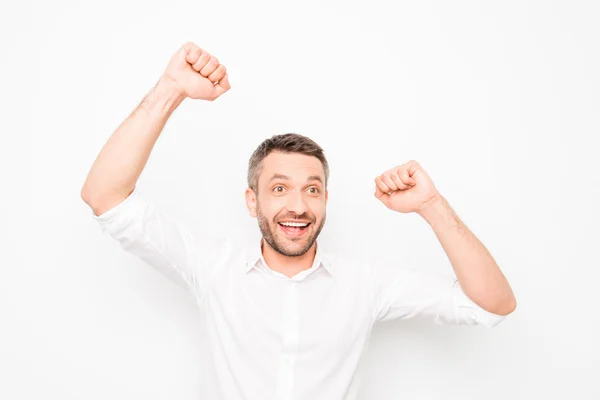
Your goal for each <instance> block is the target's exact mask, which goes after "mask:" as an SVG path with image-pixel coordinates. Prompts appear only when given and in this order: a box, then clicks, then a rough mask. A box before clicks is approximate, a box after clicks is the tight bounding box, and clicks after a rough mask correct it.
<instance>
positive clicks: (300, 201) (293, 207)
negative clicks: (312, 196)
mask: <svg viewBox="0 0 600 400" xmlns="http://www.w3.org/2000/svg"><path fill="white" fill-rule="evenodd" d="M288 199H289V200H288V202H287V209H288V211H291V212H294V213H295V214H296V215H302V214H304V213H305V212H306V211H307V210H308V207H306V202H305V201H304V196H303V195H302V193H294V194H293V195H292V196H288Z"/></svg>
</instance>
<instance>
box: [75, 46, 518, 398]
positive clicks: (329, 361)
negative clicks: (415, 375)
mask: <svg viewBox="0 0 600 400" xmlns="http://www.w3.org/2000/svg"><path fill="white" fill-rule="evenodd" d="M230 87H231V85H230V83H229V79H228V75H227V72H226V69H225V67H224V66H223V65H222V64H220V63H219V61H218V60H217V59H216V58H215V57H214V56H212V55H211V54H209V53H208V52H207V51H205V50H203V49H200V48H199V47H198V46H196V45H195V44H193V43H186V44H185V45H184V46H182V47H181V48H180V49H179V51H177V53H176V54H175V55H174V56H173V58H172V59H171V61H170V63H169V65H168V67H167V69H166V70H165V72H164V74H163V76H162V77H161V78H160V80H159V81H158V83H157V84H156V86H155V87H154V88H153V90H152V91H150V93H149V94H148V95H147V96H146V97H145V98H144V100H143V101H142V102H141V104H140V105H139V107H138V108H137V109H136V110H135V111H134V112H133V113H132V114H131V116H130V117H129V118H127V119H126V120H125V121H124V122H123V123H122V124H121V126H120V127H119V128H118V129H117V130H116V131H115V132H114V133H113V135H111V137H110V138H109V140H108V141H107V143H106V144H105V145H104V147H103V148H102V150H101V152H100V154H99V155H98V157H97V158H96V160H95V162H94V164H93V166H92V168H91V170H90V172H89V174H88V177H87V179H86V182H85V183H84V185H83V188H82V191H81V196H82V198H83V200H84V201H85V202H86V203H87V204H88V205H89V206H90V207H91V208H92V210H93V217H94V219H96V220H97V221H98V223H99V224H100V226H101V228H102V230H103V231H104V232H107V233H108V234H109V235H111V236H112V237H113V238H114V239H115V240H117V241H118V242H119V243H120V244H121V246H122V247H123V249H124V250H126V251H128V252H130V253H131V254H134V255H135V256H137V257H139V258H140V259H142V260H144V261H145V262H146V263H147V264H149V265H151V266H152V267H153V268H156V269H157V270H159V271H160V272H161V273H163V274H165V275H166V276H167V277H168V278H170V279H171V280H173V281H174V282H175V283H177V284H179V285H181V286H182V287H183V288H185V289H186V290H188V291H189V292H190V293H191V294H192V295H193V297H194V299H195V301H196V304H197V306H198V310H199V317H200V319H201V322H202V324H201V327H202V329H201V331H200V335H201V336H202V337H201V338H199V343H200V346H201V352H202V353H201V354H200V355H199V357H200V362H201V368H202V374H201V377H200V378H201V398H203V399H227V400H235V399H261V400H262V399H295V400H300V399H311V400H315V399H327V400H334V399H340V400H341V399H347V400H348V399H356V398H357V396H358V392H359V385H360V378H361V373H360V369H359V368H358V366H359V364H360V360H361V357H362V355H363V352H364V349H365V347H366V344H367V342H368V340H369V337H370V334H371V331H372V328H373V326H374V325H375V324H376V323H378V322H382V321H390V320H394V319H407V318H413V317H419V318H425V319H429V320H430V321H432V322H434V323H436V324H448V325H449V324H461V325H480V326H486V327H494V326H496V325H498V324H499V323H500V322H501V321H502V320H503V319H504V318H505V317H506V315H508V314H509V313H511V312H512V311H513V310H514V309H515V307H516V300H515V297H514V295H513V293H512V290H511V288H510V285H509V284H508V281H507V280H506V278H505V277H504V275H503V274H502V272H501V271H500V268H499V267H498V265H496V263H495V262H494V259H493V258H492V256H491V255H490V253H489V252H488V251H487V249H486V248H485V247H484V246H483V244H482V243H481V242H480V241H479V240H478V239H477V238H476V237H475V236H474V235H473V233H472V232H471V231H470V230H469V229H468V228H467V227H466V226H465V225H464V224H463V223H462V222H461V221H460V219H459V218H458V216H457V215H456V214H455V213H454V211H453V210H452V208H451V207H450V205H449V204H448V202H447V201H446V200H445V198H444V197H443V196H442V195H441V194H440V193H439V192H438V191H437V189H436V188H435V186H434V184H433V182H432V180H431V179H430V177H429V176H428V174H427V173H426V172H425V170H424V169H423V168H422V167H421V166H420V165H419V163H417V162H416V161H408V162H405V163H403V164H399V165H396V166H394V167H393V168H390V169H389V170H387V171H384V172H383V173H382V174H381V175H379V176H377V177H375V178H374V182H375V186H376V189H375V192H374V193H373V195H374V196H375V197H376V198H377V199H379V200H380V201H381V202H382V204H383V205H385V206H386V207H387V208H389V209H390V210H392V211H395V212H400V213H417V214H418V215H420V216H421V217H423V219H424V221H426V223H428V224H429V225H430V226H431V228H432V229H433V230H434V232H435V234H436V236H437V238H438V239H439V242H440V244H441V246H442V247H443V249H444V251H445V252H446V254H447V255H448V259H449V260H450V263H451V265H452V268H453V271H454V274H451V273H449V274H445V275H436V274H432V273H426V272H424V271H420V270H418V269H414V268H407V267H405V266H402V265H397V263H391V262H383V261H382V260H380V259H378V258H377V257H357V256H355V255H352V254H332V253H330V252H328V251H326V249H323V248H322V246H321V245H320V244H319V242H318V236H319V233H320V232H321V230H322V229H323V227H324V226H325V221H326V205H327V199H328V190H327V184H328V180H329V166H328V163H327V159H326V158H325V155H324V152H323V149H322V148H321V147H320V146H319V145H318V144H317V143H315V142H314V141H313V140H311V139H310V138H308V137H306V136H302V135H299V134H294V133H287V134H282V135H275V136H273V137H271V138H268V139H266V140H265V141H264V142H263V143H261V144H260V145H259V146H258V148H257V149H256V150H255V151H254V153H253V154H252V156H251V157H250V161H249V165H248V188H247V189H246V192H245V198H246V205H247V207H248V212H249V214H250V216H251V217H255V218H256V219H257V221H258V226H259V229H260V231H261V233H262V238H261V240H260V243H255V244H254V245H252V246H250V247H247V246H238V245H237V244H236V243H233V242H232V241H231V240H230V239H229V238H227V237H225V238H217V237H212V236H211V235H209V234H208V233H207V232H204V233H201V234H195V235H193V234H192V233H191V231H190V229H188V227H187V225H186V224H185V223H184V222H182V221H178V220H175V219H173V218H172V217H170V216H169V215H167V214H165V213H163V212H161V211H160V210H157V209H156V207H155V206H154V204H153V203H152V202H151V201H150V200H149V199H148V198H146V197H145V196H144V195H143V194H142V193H141V192H140V190H139V189H138V187H137V186H136V182H137V180H138V178H139V176H140V174H141V172H142V170H143V168H144V166H145V164H146V162H147V160H148V157H149V154H150V152H151V150H152V147H153V146H154V144H155V142H156V140H157V138H158V137H159V135H160V133H161V131H162V129H163V127H164V125H165V123H166V121H167V120H168V118H169V117H170V115H171V113H172V112H173V110H175V109H176V107H177V106H178V105H179V104H180V103H181V102H182V101H183V100H184V99H185V98H187V97H189V98H193V99H204V100H210V101H212V100H215V99H216V98H218V97H219V96H221V95H222V94H223V93H225V92H227V91H228V90H229V89H230Z"/></svg>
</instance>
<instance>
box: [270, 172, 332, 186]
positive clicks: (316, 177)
mask: <svg viewBox="0 0 600 400" xmlns="http://www.w3.org/2000/svg"><path fill="white" fill-rule="evenodd" d="M274 179H284V180H288V181H289V180H290V177H289V176H287V175H282V174H275V175H273V176H272V177H271V179H269V182H271V181H272V180H274ZM306 181H307V182H310V181H319V182H321V185H322V184H323V180H322V179H321V177H320V176H319V175H311V176H309V177H308V178H307V179H306Z"/></svg>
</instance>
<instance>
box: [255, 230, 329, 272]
mask: <svg viewBox="0 0 600 400" xmlns="http://www.w3.org/2000/svg"><path fill="white" fill-rule="evenodd" d="M261 248H262V255H263V257H264V259H265V262H266V263H267V265H268V266H269V268H270V269H272V270H273V271H277V272H279V273H282V274H284V275H285V276H287V277H288V278H291V277H293V276H294V275H296V274H297V273H299V272H301V271H304V270H306V269H309V268H310V267H312V265H313V263H314V261H315V256H316V255H317V242H316V241H315V243H313V245H312V246H311V247H310V249H308V251H307V252H306V253H304V254H302V255H301V256H295V257H291V256H284V255H283V254H280V253H278V252H277V251H275V250H274V249H273V248H272V247H271V246H270V245H269V244H268V243H267V242H266V241H265V240H264V239H262V240H261Z"/></svg>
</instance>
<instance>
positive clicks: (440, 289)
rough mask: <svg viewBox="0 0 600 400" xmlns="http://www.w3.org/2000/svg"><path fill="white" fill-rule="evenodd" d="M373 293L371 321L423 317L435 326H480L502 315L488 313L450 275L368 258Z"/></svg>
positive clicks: (498, 318) (493, 321) (500, 318)
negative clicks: (372, 317)
mask: <svg viewBox="0 0 600 400" xmlns="http://www.w3.org/2000/svg"><path fill="white" fill-rule="evenodd" d="M369 266H370V271H371V272H370V277H371V285H372V289H373V292H374V296H373V298H374V313H375V315H374V320H375V321H390V320H395V319H406V318H413V317H418V318H426V319H429V320H432V321H433V322H434V323H435V324H437V325H482V326H485V327H489V328H492V327H495V326H497V325H498V324H499V323H500V322H502V320H504V319H505V317H506V316H503V315H497V314H494V313H491V312H489V311H487V310H485V309H483V308H482V307H480V306H479V305H478V304H476V303H475V302H474V301H472V300H471V299H470V298H469V297H468V296H467V295H466V294H465V293H464V291H463V290H462V287H461V286H460V283H459V281H458V279H456V277H455V276H453V275H446V274H439V273H433V272H430V271H421V270H418V269H416V268H408V267H402V266H398V265H393V264H392V263H390V262H385V261H382V260H377V261H370V262H369Z"/></svg>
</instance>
